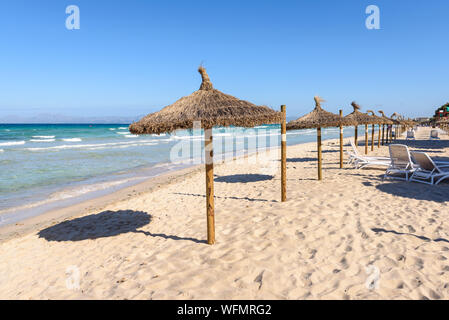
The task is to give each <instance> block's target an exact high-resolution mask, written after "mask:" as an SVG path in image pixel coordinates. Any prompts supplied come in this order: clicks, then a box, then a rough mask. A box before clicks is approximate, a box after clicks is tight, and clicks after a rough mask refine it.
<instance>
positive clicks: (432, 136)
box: [430, 130, 440, 140]
mask: <svg viewBox="0 0 449 320" xmlns="http://www.w3.org/2000/svg"><path fill="white" fill-rule="evenodd" d="M430 139H432V140H433V139H440V138H439V137H438V130H432V131H430Z"/></svg>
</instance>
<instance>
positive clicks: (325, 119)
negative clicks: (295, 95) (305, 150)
mask: <svg viewBox="0 0 449 320" xmlns="http://www.w3.org/2000/svg"><path fill="white" fill-rule="evenodd" d="M314 100H315V109H314V110H313V111H312V112H310V113H308V114H306V115H305V116H302V117H300V118H298V119H296V120H293V121H290V122H289V123H287V130H300V129H317V147H318V180H322V178H323V175H322V149H321V128H326V127H339V126H340V125H352V122H348V121H347V120H344V119H343V118H342V117H341V116H339V115H336V114H334V113H331V112H328V111H325V110H323V108H321V102H324V100H323V99H321V98H320V97H318V96H316V97H314Z"/></svg>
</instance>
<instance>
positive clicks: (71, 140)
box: [61, 138, 83, 142]
mask: <svg viewBox="0 0 449 320" xmlns="http://www.w3.org/2000/svg"><path fill="white" fill-rule="evenodd" d="M61 140H62V141H65V142H81V141H83V140H82V139H81V138H70V139H61Z"/></svg>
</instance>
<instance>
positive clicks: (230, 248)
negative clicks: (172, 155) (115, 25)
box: [0, 128, 449, 299]
mask: <svg viewBox="0 0 449 320" xmlns="http://www.w3.org/2000/svg"><path fill="white" fill-rule="evenodd" d="M428 137H429V129H428V128H421V129H420V130H419V131H418V133H417V138H418V139H417V140H416V141H409V142H407V144H408V145H409V146H410V148H411V149H412V150H415V149H417V150H421V151H425V152H428V153H429V154H430V155H431V156H435V157H440V158H442V159H446V160H449V159H448V158H449V154H448V151H449V139H448V136H446V135H441V138H442V139H441V140H439V141H429V140H428ZM359 139H360V146H359V150H360V152H363V150H364V147H363V137H360V138H359ZM376 139H377V136H376ZM347 142H348V140H347V139H346V141H345V143H347ZM376 142H377V140H376ZM337 143H338V141H337V140H331V141H325V142H324V143H323V150H324V151H323V158H324V159H323V160H324V164H323V177H324V180H323V181H317V180H316V176H317V162H316V156H317V153H316V144H315V143H307V144H303V145H297V146H292V147H288V151H287V159H288V161H287V202H284V203H282V202H280V162H279V160H278V159H279V158H278V154H275V155H274V156H271V157H270V158H269V159H266V161H264V162H263V163H265V166H261V165H260V163H261V162H260V161H259V162H256V161H251V157H256V155H253V156H250V159H249V160H248V161H246V162H243V161H242V160H234V161H227V162H226V163H224V164H220V165H216V166H215V172H214V173H215V175H216V177H215V208H216V209H215V215H216V241H217V243H216V245H213V246H209V245H207V244H205V239H206V213H205V202H206V200H205V181H204V180H205V178H204V169H203V167H202V166H201V167H200V168H193V169H189V170H186V171H184V172H183V173H182V174H179V173H178V174H177V176H176V179H175V178H170V179H166V180H165V182H163V183H162V182H161V183H160V184H157V185H155V184H154V181H148V182H145V184H143V185H141V186H136V187H132V188H131V189H128V190H127V191H125V192H123V191H122V192H121V193H120V194H118V195H117V194H116V195H112V196H109V197H108V198H106V199H107V201H105V200H104V199H103V200H102V202H96V203H95V202H90V203H89V204H88V205H79V206H75V207H72V208H67V209H64V210H62V212H59V213H58V215H53V216H52V217H51V219H49V218H48V216H42V217H40V218H39V219H34V220H33V221H32V222H31V223H30V222H28V224H27V229H24V231H23V234H20V233H18V232H16V233H15V234H14V232H11V228H9V229H8V230H6V231H5V230H0V232H3V238H2V239H3V240H2V241H1V243H0V257H1V260H0V299H448V298H449V260H448V259H449V210H448V205H447V200H448V199H449V183H447V182H446V183H441V184H440V185H438V186H430V185H425V184H419V183H410V182H404V181H392V180H384V181H383V180H382V175H383V173H384V171H385V170H384V169H382V168H377V169H376V168H368V169H362V170H355V169H352V168H349V167H348V166H346V167H345V168H344V169H339V166H338V159H339V153H338V144H337ZM370 155H384V156H387V155H388V147H386V146H383V147H381V148H380V149H378V148H377V146H376V147H375V152H370ZM259 156H260V157H263V155H259ZM273 168H274V171H273ZM272 174H274V176H272ZM161 181H162V180H161ZM149 186H151V187H149ZM133 190H134V191H133ZM25 224H26V223H25ZM15 227H16V228H19V227H20V226H15ZM5 235H6V236H5ZM77 280H79V281H77ZM78 284H79V286H78Z"/></svg>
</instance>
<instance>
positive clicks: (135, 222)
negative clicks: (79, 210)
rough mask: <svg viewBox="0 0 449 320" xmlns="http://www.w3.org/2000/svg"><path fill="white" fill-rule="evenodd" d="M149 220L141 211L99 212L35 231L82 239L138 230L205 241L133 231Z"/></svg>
mask: <svg viewBox="0 0 449 320" xmlns="http://www.w3.org/2000/svg"><path fill="white" fill-rule="evenodd" d="M150 222H151V215H149V214H148V213H146V212H143V211H133V210H121V211H103V212H100V213H97V214H91V215H88V216H85V217H81V218H76V219H73V220H68V221H64V222H61V223H58V224H56V225H54V226H51V227H48V228H46V229H43V230H41V231H39V233H38V235H39V237H40V238H44V239H45V240H47V241H58V242H60V241H83V240H88V239H90V240H94V239H100V238H108V237H114V236H117V235H120V234H125V233H130V232H133V233H142V234H144V235H146V236H149V237H159V238H164V239H171V240H185V241H193V242H195V243H206V241H205V240H198V239H194V238H184V237H178V236H173V235H166V234H162V233H151V232H147V231H142V230H137V229H139V228H141V227H143V226H145V225H147V224H149V223H150Z"/></svg>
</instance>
